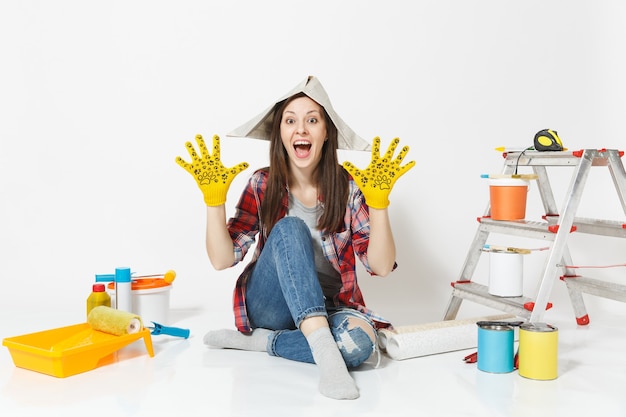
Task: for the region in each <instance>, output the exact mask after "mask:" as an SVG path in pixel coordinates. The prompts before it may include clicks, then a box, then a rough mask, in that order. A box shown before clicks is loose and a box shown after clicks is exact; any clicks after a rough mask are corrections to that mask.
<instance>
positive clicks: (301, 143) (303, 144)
mask: <svg viewBox="0 0 626 417" xmlns="http://www.w3.org/2000/svg"><path fill="white" fill-rule="evenodd" d="M293 149H294V150H295V151H296V156H298V157H299V158H305V157H307V156H308V155H309V153H310V152H311V142H308V141H306V140H298V141H296V142H295V143H294V144H293Z"/></svg>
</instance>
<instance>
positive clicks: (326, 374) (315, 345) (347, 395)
mask: <svg viewBox="0 0 626 417" xmlns="http://www.w3.org/2000/svg"><path fill="white" fill-rule="evenodd" d="M306 339H307V341H308V342H309V346H310V347H311V352H312V353H313V359H314V360H315V363H316V364H317V366H318V368H319V369H320V383H319V390H320V392H321V393H322V394H324V395H325V396H327V397H330V398H334V399H336V400H354V399H355V398H359V389H358V388H357V386H356V383H355V382H354V379H352V377H351V376H350V373H349V372H348V367H347V366H346V363H345V361H344V360H343V357H342V356H341V352H340V351H339V347H338V346H337V342H335V339H334V338H333V335H332V333H331V332H330V329H329V328H328V327H322V328H321V329H317V330H314V331H313V332H312V333H311V334H309V335H308V336H307V338H306Z"/></svg>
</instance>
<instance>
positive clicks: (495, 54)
mask: <svg viewBox="0 0 626 417" xmlns="http://www.w3.org/2000/svg"><path fill="white" fill-rule="evenodd" d="M625 20H626V5H625V3H623V2H620V1H594V2H589V1H572V0H561V1H545V0H541V1H536V0H532V1H524V2H512V1H501V0H486V1H465V0H432V1H385V2H381V1H363V0H359V1H355V0H344V1H340V2H337V1H327V0H321V1H316V2H296V1H249V0H246V1H220V2H216V1H199V0H198V1H176V2H173V1H154V0H151V1H106V2H105V1H83V0H77V1H64V0H61V1H24V0H20V1H17V0H8V1H3V2H2V3H1V4H0V39H1V41H0V59H1V61H0V62H1V63H0V237H1V240H0V271H1V273H2V280H1V282H2V291H1V293H2V303H0V310H5V309H6V311H7V312H8V311H15V310H16V309H18V310H19V309H23V310H30V311H41V312H45V311H46V310H47V309H51V310H61V309H63V310H72V311H74V310H75V311H76V318H77V320H76V322H80V321H82V320H83V319H84V317H83V314H84V308H85V299H86V297H87V295H88V294H89V292H90V288H91V284H92V282H93V280H94V274H97V273H112V272H113V271H114V269H115V267H118V266H129V267H131V268H132V270H133V271H136V272H140V273H141V272H143V273H161V272H165V271H166V270H168V269H174V270H175V271H176V272H177V274H178V275H177V278H176V281H175V282H174V290H173V292H172V294H171V303H172V308H186V309H187V308H192V309H193V308H197V309H203V308H205V307H207V306H209V305H210V306H211V307H213V308H214V307H216V306H222V307H221V308H222V309H223V310H224V311H229V309H230V302H231V294H232V288H233V286H234V282H235V279H236V276H237V275H238V273H239V272H240V270H241V267H243V265H240V266H237V267H235V268H232V269H230V270H227V271H222V272H217V271H215V270H213V269H212V267H211V265H210V263H209V261H208V259H207V257H206V254H205V250H204V226H205V209H204V203H203V200H202V197H201V194H200V192H199V190H198V189H197V187H196V185H195V182H194V181H193V180H192V178H191V177H190V176H189V175H188V174H187V173H186V172H184V171H183V170H182V169H181V168H180V167H178V166H177V165H176V164H175V162H174V158H175V157H176V156H177V155H180V156H183V157H187V153H186V150H185V147H184V143H185V142H186V141H188V140H193V138H194V136H195V135H196V134H197V133H201V134H203V135H204V136H205V137H206V138H209V139H210V137H211V136H212V135H213V134H219V135H220V136H221V137H222V160H223V162H224V164H225V165H228V166H230V165H234V164H236V163H238V162H241V161H247V162H249V163H250V165H251V169H249V170H247V171H244V173H243V174H241V175H240V176H239V177H237V178H236V180H235V181H234V182H233V184H232V187H231V189H230V193H229V195H228V198H229V199H228V202H227V209H228V213H229V215H230V214H232V212H233V211H232V207H233V205H234V203H235V202H236V200H237V198H238V196H239V193H240V192H241V190H242V187H243V184H244V182H245V181H246V179H247V177H248V175H250V174H251V172H252V170H253V169H255V168H259V167H262V166H264V165H265V164H266V163H267V151H268V147H267V142H263V141H258V140H252V139H235V138H227V137H226V133H228V132H229V131H231V130H232V129H234V128H235V127H237V126H239V125H240V124H242V123H244V122H246V121H247V120H248V119H250V118H251V117H253V116H255V115H256V114H257V113H259V112H260V111H262V110H263V109H265V108H266V107H267V106H269V105H270V104H272V103H273V102H274V100H275V99H277V98H278V97H280V96H282V95H283V94H284V93H285V92H287V91H289V90H290V89H291V88H292V87H293V86H295V85H296V84H298V83H299V82H300V81H302V80H303V79H304V78H305V77H306V76H308V75H315V76H317V77H318V78H319V79H320V80H321V82H322V84H323V85H324V87H325V89H326V90H327V92H328V94H329V95H330V97H331V100H332V102H333V105H334V107H335V110H336V111H337V112H338V113H339V114H340V115H341V116H342V118H343V119H344V120H345V121H346V122H347V123H348V124H349V125H350V126H351V127H352V128H353V129H354V130H355V131H356V132H357V133H359V134H360V135H361V136H363V137H364V138H367V139H371V138H372V137H374V136H377V135H379V136H381V138H382V141H383V148H385V149H386V145H387V143H388V142H389V141H390V140H391V139H392V138H393V137H400V138H401V144H402V145H405V144H406V145H409V146H410V147H411V150H410V152H409V155H408V157H407V161H408V160H412V159H413V160H415V161H416V162H417V165H416V167H415V168H414V169H412V170H411V171H409V172H408V173H407V174H406V175H405V176H404V177H402V178H401V179H400V181H398V183H397V185H396V187H395V188H394V190H393V192H392V194H391V206H390V215H391V218H392V227H393V230H394V234H395V237H396V241H397V246H398V264H399V267H398V269H397V270H396V271H395V272H394V273H393V274H391V275H390V276H389V277H387V278H384V279H381V278H372V277H369V276H368V275H366V274H364V273H363V272H362V270H361V272H360V282H361V285H362V288H363V291H364V295H365V298H366V301H367V303H368V305H369V306H370V307H372V308H373V309H375V310H377V311H378V312H379V313H381V314H383V315H384V316H386V317H387V318H389V319H391V320H392V321H393V322H394V323H395V324H412V323H422V322H428V321H436V320H440V319H441V318H442V316H443V313H444V310H445V307H446V305H447V302H448V298H449V296H450V292H451V287H450V282H451V281H454V280H456V279H457V277H458V274H459V272H460V269H461V267H462V264H463V261H464V259H465V255H466V253H467V250H468V248H469V245H470V243H471V240H472V238H473V236H474V232H475V230H476V227H477V224H478V223H477V222H476V218H477V217H478V216H480V215H482V214H483V212H484V210H485V207H486V204H487V199H488V187H487V185H486V182H485V180H484V179H481V178H480V175H481V174H483V173H498V172H500V170H501V166H502V158H501V156H500V154H499V153H498V152H496V151H494V148H495V147H496V146H501V145H508V146H531V145H532V138H533V136H534V134H535V132H537V131H538V130H540V129H544V128H551V129H554V130H557V131H558V132H559V134H560V135H561V138H562V139H563V142H564V143H565V146H567V147H568V148H570V149H583V148H618V149H623V146H624V144H625V141H624V128H623V127H624V126H623V125H624V114H626V102H625V101H626V82H625V81H624V74H625V73H626V68H625V67H626V64H624V60H623V51H624V45H623V43H624V39H626V27H625V26H624V24H623V22H624V21H625ZM369 157H370V155H369V154H368V153H362V152H342V153H341V154H340V162H342V161H344V160H346V159H349V160H351V161H352V162H354V163H355V164H357V165H359V166H361V167H365V166H366V164H367V163H368V161H369ZM598 170H601V169H600V168H598ZM605 171H606V170H601V171H600V172H597V173H596V172H592V175H591V176H590V178H589V182H588V186H587V188H586V190H585V193H584V198H583V202H582V203H581V208H580V214H581V215H582V216H586V217H600V218H612V219H624V211H623V209H622V207H621V205H620V203H619V201H618V200H617V197H616V193H615V192H614V188H613V186H612V183H611V180H610V178H609V176H608V173H607V172H605ZM570 174H571V172H569V171H568V172H565V173H562V172H561V171H559V172H557V173H555V176H556V178H555V180H554V181H553V186H554V188H555V194H556V196H557V200H558V202H559V203H560V202H561V201H562V199H563V198H564V197H563V195H562V193H563V191H564V190H565V189H566V188H567V186H568V185H569V175H570ZM537 194H538V193H537V190H536V188H535V185H534V184H533V185H531V189H530V191H529V204H528V210H527V217H528V218H531V219H532V218H535V219H539V217H540V216H541V215H542V214H543V213H542V212H541V210H540V208H541V204H540V202H539V200H538V195H537ZM492 243H503V244H514V243H518V242H514V241H511V240H506V239H505V238H502V239H501V240H500V241H497V242H492ZM519 244H523V245H527V246H529V247H534V246H541V245H543V244H544V242H519ZM571 249H572V256H573V258H574V261H575V263H577V264H578V265H607V264H615V263H624V262H626V255H625V253H626V252H625V251H624V249H625V247H624V243H623V242H622V241H616V240H614V239H597V238H592V237H585V236H581V237H578V236H577V237H576V240H575V241H573V242H572V243H571ZM248 259H249V258H248ZM248 259H246V260H248ZM485 259H486V258H485ZM543 261H544V255H543V254H541V253H534V254H532V255H528V256H526V258H525V260H524V262H525V264H524V274H525V278H524V279H525V287H526V289H527V293H528V294H529V295H530V294H531V293H532V292H533V291H534V290H535V285H536V282H537V279H538V278H539V276H540V274H541V270H542V267H543ZM485 262H486V260H485V261H484V262H483V261H482V260H481V265H479V268H478V271H477V276H476V277H475V280H476V281H479V282H483V283H484V282H486V279H487V274H486V271H487V264H486V263H485ZM623 271H624V270H623V268H611V269H602V270H598V271H597V272H598V273H601V274H602V275H604V276H606V277H607V279H616V280H620V279H623V277H624V272H623ZM478 275H481V276H478ZM552 298H553V301H554V303H555V309H559V310H560V311H567V310H569V309H571V306H570V304H569V300H568V298H567V294H566V290H565V288H564V285H563V284H562V283H561V282H557V283H556V284H555V287H554V292H553V297H552ZM588 309H589V310H591V311H590V314H593V313H594V312H595V313H597V312H598V311H601V310H608V311H610V310H611V309H620V310H621V311H623V309H624V306H623V304H621V303H617V302H613V301H609V300H603V299H599V300H598V299H591V300H590V301H589V304H588ZM479 310H480V307H478V306H472V305H470V303H469V302H466V303H464V304H463V307H462V311H463V314H464V315H469V314H470V313H472V314H473V313H478V312H479ZM68 324H71V323H68ZM224 324H225V325H230V324H231V321H230V319H228V320H227V321H225V323H224ZM41 327H42V328H47V327H49V326H48V325H44V324H42V326H41ZM3 336H11V335H3Z"/></svg>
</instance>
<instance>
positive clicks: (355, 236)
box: [228, 169, 396, 332]
mask: <svg viewBox="0 0 626 417" xmlns="http://www.w3.org/2000/svg"><path fill="white" fill-rule="evenodd" d="M267 178H268V173H267V171H265V170H262V169H261V170H257V171H256V172H255V173H254V174H253V175H252V176H251V177H250V180H249V181H248V184H247V185H246V188H245V189H244V191H243V194H242V195H241V197H240V199H239V202H238V204H237V207H236V212H235V216H233V217H232V218H230V219H229V220H228V231H229V233H230V236H231V239H232V240H233V243H234V245H233V246H234V250H235V262H234V264H233V266H234V265H236V264H237V263H239V262H241V261H242V260H243V258H244V257H245V255H246V253H247V252H248V250H249V249H250V247H251V246H252V245H253V244H254V243H255V238H256V236H257V235H259V236H258V237H259V239H258V242H257V245H256V249H255V251H254V255H253V258H252V260H251V261H250V263H249V264H248V265H247V266H246V267H245V269H244V270H243V272H242V273H241V275H240V276H239V278H238V280H237V284H236V285H235V290H234V294H233V309H234V313H235V325H236V326H237V329H239V331H241V332H249V331H251V330H252V329H251V327H250V321H249V319H248V316H247V312H246V281H247V278H248V275H249V273H250V271H252V267H253V266H254V263H255V262H256V260H257V259H258V257H259V255H260V253H261V251H262V250H263V246H264V244H265V240H266V239H267V236H265V234H264V233H263V232H262V230H261V226H260V218H261V201H262V200H263V196H264V194H265V189H266V188H267ZM288 201H289V197H288V196H287V195H285V198H284V201H283V207H282V210H281V213H280V216H281V218H282V217H284V216H285V215H286V214H287V209H288V204H289V202H288ZM259 232H261V233H259ZM369 232H370V225H369V211H368V207H367V205H366V204H365V198H364V197H363V194H362V193H361V190H359V188H358V186H357V185H356V183H355V182H354V181H353V180H352V178H350V185H349V198H348V205H347V207H346V214H345V216H344V231H342V232H339V233H327V232H323V235H322V250H323V252H324V256H325V257H326V259H327V260H328V261H329V262H330V263H331V264H332V265H333V267H334V268H335V269H336V270H338V271H339V272H340V274H341V282H342V287H341V289H340V291H339V294H338V295H337V296H335V298H334V300H333V301H334V303H335V305H336V306H338V307H350V308H354V309H356V310H358V311H360V312H362V313H363V314H365V315H366V316H368V317H369V318H370V319H371V320H372V321H373V322H374V324H375V326H376V327H377V328H385V327H390V326H391V323H389V322H388V321H387V320H385V319H384V318H382V317H380V316H378V315H376V314H375V313H374V312H373V311H371V310H369V309H368V308H366V307H365V302H364V301H363V295H362V294H361V290H360V289H359V286H358V283H357V277H356V257H357V256H358V258H359V259H360V260H361V262H362V264H363V265H364V266H365V269H366V270H367V272H369V273H370V274H372V275H374V274H373V272H372V270H371V269H370V267H369V264H368V262H367V247H368V243H369ZM395 267H396V265H394V269H395Z"/></svg>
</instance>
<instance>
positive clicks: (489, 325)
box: [476, 321, 513, 331]
mask: <svg viewBox="0 0 626 417" xmlns="http://www.w3.org/2000/svg"><path fill="white" fill-rule="evenodd" d="M476 324H477V325H478V327H480V328H481V329H484V330H498V331H507V330H513V328H512V327H511V326H507V325H506V324H505V323H502V324H500V323H495V322H493V321H479V322H477V323H476Z"/></svg>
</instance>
